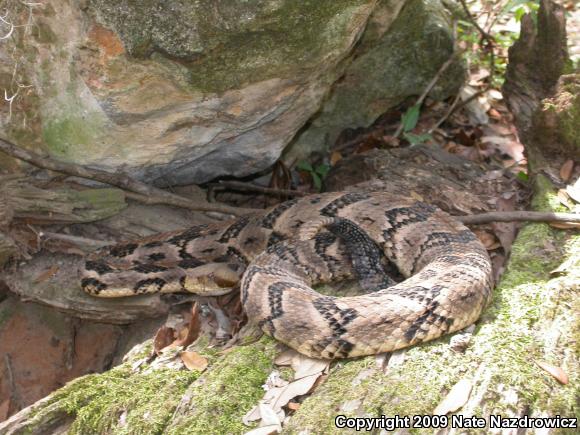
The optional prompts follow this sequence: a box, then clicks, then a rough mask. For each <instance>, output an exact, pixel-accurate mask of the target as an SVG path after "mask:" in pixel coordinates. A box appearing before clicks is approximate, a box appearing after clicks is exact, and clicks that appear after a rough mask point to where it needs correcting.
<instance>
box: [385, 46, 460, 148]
mask: <svg viewBox="0 0 580 435" xmlns="http://www.w3.org/2000/svg"><path fill="white" fill-rule="evenodd" d="M460 53H461V52H458V51H455V52H454V53H453V54H452V55H451V56H449V59H447V60H446V61H445V62H444V63H443V65H441V67H440V68H439V70H438V71H437V74H435V76H434V77H433V78H432V79H431V81H430V82H429V84H427V87H426V88H425V89H424V90H423V93H422V94H421V95H420V96H419V98H418V99H417V101H416V102H415V106H421V104H423V101H425V98H427V95H428V94H429V92H431V90H432V89H433V87H434V86H435V85H436V84H437V82H438V81H439V79H440V78H441V76H442V75H443V73H444V72H445V71H446V70H447V68H449V66H450V65H451V64H452V63H453V61H454V60H455V58H456V57H457V56H458V55H459V54H460ZM403 128H404V125H403V123H402V122H401V123H400V124H399V127H397V131H395V134H394V135H393V136H394V137H399V136H400V135H401V133H402V132H403Z"/></svg>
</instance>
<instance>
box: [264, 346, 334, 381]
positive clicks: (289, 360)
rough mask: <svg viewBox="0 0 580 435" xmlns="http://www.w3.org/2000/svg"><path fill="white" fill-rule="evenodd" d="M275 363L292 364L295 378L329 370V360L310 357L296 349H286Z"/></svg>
mask: <svg viewBox="0 0 580 435" xmlns="http://www.w3.org/2000/svg"><path fill="white" fill-rule="evenodd" d="M274 364H276V365H278V366H291V367H292V369H293V370H294V379H300V378H303V377H306V376H310V375H314V374H318V375H321V374H323V373H327V372H328V368H329V367H330V361H329V360H323V359H315V358H309V357H307V356H306V355H302V354H301V353H298V352H296V351H295V350H294V349H286V350H284V351H283V352H281V353H280V354H279V355H278V356H277V357H276V358H275V359H274Z"/></svg>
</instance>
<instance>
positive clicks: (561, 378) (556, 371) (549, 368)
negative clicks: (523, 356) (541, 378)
mask: <svg viewBox="0 0 580 435" xmlns="http://www.w3.org/2000/svg"><path fill="white" fill-rule="evenodd" d="M534 362H535V363H536V364H537V365H538V366H539V367H540V368H541V369H543V370H545V371H546V372H548V373H549V374H550V375H551V376H552V377H553V378H554V379H556V380H557V381H558V382H560V383H561V384H562V385H566V384H568V382H569V379H568V375H567V374H566V372H565V371H564V370H563V369H562V368H561V367H557V366H553V365H552V364H548V363H545V362H543V361H534Z"/></svg>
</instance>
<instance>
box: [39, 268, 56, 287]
mask: <svg viewBox="0 0 580 435" xmlns="http://www.w3.org/2000/svg"><path fill="white" fill-rule="evenodd" d="M58 270H59V267H58V266H57V265H53V266H51V267H50V268H48V269H47V270H45V271H44V272H42V273H41V274H40V275H38V276H37V277H36V278H35V279H34V283H35V284H40V283H42V282H45V281H48V280H49V279H50V278H52V277H53V276H54V275H56V274H57V272H58Z"/></svg>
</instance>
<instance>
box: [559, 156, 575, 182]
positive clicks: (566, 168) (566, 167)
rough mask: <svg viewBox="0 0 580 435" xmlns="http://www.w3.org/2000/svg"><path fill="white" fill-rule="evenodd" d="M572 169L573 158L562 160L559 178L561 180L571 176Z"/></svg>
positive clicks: (566, 179)
mask: <svg viewBox="0 0 580 435" xmlns="http://www.w3.org/2000/svg"><path fill="white" fill-rule="evenodd" d="M573 170H574V160H572V159H568V160H566V161H565V162H564V164H563V165H562V167H561V168H560V178H561V179H562V181H568V180H569V179H570V177H571V176H572V172H573Z"/></svg>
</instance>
